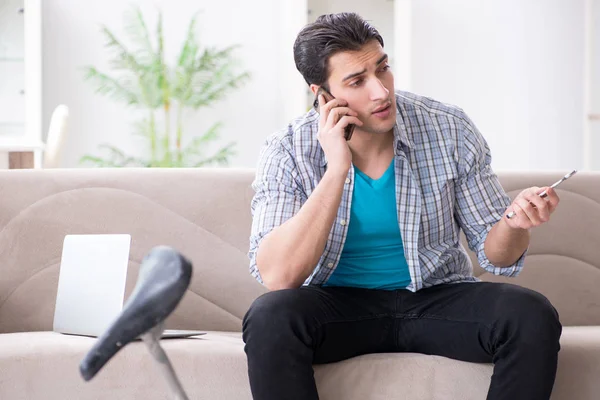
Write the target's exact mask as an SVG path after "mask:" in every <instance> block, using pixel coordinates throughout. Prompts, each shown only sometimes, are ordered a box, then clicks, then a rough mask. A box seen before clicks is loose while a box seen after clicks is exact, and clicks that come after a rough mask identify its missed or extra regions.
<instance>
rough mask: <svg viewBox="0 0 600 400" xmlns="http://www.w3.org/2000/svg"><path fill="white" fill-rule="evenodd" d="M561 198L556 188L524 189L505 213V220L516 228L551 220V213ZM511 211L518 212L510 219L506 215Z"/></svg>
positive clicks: (538, 224) (524, 227) (527, 227)
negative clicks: (543, 196) (543, 194)
mask: <svg viewBox="0 0 600 400" xmlns="http://www.w3.org/2000/svg"><path fill="white" fill-rule="evenodd" d="M544 190H545V191H546V193H548V196H547V197H545V198H542V197H540V193H542V192H543V191H544ZM559 202H560V199H559V198H558V195H557V194H556V191H555V190H554V189H551V188H550V187H549V186H546V187H541V188H540V187H537V186H534V187H530V188H528V189H525V190H523V191H522V192H521V193H519V195H518V196H517V197H516V198H515V199H514V200H513V202H512V204H511V205H510V206H509V207H508V208H507V209H506V212H505V213H504V221H505V222H506V223H507V224H508V225H509V226H510V227H511V228H515V229H531V228H533V227H536V226H540V225H541V224H543V223H544V222H548V221H549V220H550V215H551V214H552V213H553V212H554V210H556V207H558V203H559ZM511 211H514V212H515V213H516V214H515V215H514V216H513V217H511V218H510V219H509V218H507V217H506V215H508V214H509V213H510V212H511Z"/></svg>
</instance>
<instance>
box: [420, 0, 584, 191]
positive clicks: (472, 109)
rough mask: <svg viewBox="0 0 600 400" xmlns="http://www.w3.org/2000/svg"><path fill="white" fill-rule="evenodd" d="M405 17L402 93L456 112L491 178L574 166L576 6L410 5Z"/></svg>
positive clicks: (578, 123)
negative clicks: (484, 156)
mask: <svg viewBox="0 0 600 400" xmlns="http://www.w3.org/2000/svg"><path fill="white" fill-rule="evenodd" d="M412 13H413V16H412V53H411V54H412V74H411V76H412V82H411V83H412V90H413V91H415V92H417V93H420V94H424V95H429V96H432V97H434V98H437V99H439V100H442V101H445V102H449V103H454V104H457V105H459V106H460V107H462V108H463V109H464V110H465V111H466V112H467V113H468V114H469V115H470V116H471V117H472V119H473V120H474V122H475V123H476V125H477V126H478V127H479V128H480V130H481V131H482V133H483V134H484V136H485V137H486V138H487V140H488V143H489V144H490V147H491V149H492V156H493V165H494V167H495V168H496V169H497V170H519V169H526V170H544V169H552V170H556V169H559V170H565V171H566V170H570V169H573V168H582V166H583V156H582V155H583V147H582V146H583V126H584V125H583V124H584V117H583V115H584V92H583V89H584V81H583V80H584V28H583V27H584V0H568V1H566V0H528V1H522V0H504V1H497V0H478V1H474V0H452V1H446V0H414V1H412ZM542 183H543V182H541V183H540V184H542Z"/></svg>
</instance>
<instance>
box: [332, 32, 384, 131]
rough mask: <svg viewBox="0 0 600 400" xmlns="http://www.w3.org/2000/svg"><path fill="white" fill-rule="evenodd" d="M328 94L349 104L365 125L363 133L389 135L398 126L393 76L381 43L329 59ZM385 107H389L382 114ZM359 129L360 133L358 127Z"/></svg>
mask: <svg viewBox="0 0 600 400" xmlns="http://www.w3.org/2000/svg"><path fill="white" fill-rule="evenodd" d="M328 84H329V91H330V92H331V94H332V95H333V96H334V97H336V98H339V99H343V100H346V101H347V102H348V107H349V108H351V109H352V110H354V111H356V112H357V113H358V119H360V120H361V121H362V122H363V124H364V125H363V126H362V127H360V130H362V131H364V132H369V133H387V132H389V131H390V130H391V129H392V128H393V127H394V124H395V123H396V98H395V94H394V76H393V75H392V71H391V68H390V66H389V65H388V58H387V55H386V54H385V52H384V51H383V48H382V47H381V45H380V44H379V42H378V41H376V40H373V41H371V42H369V43H367V44H365V45H364V46H363V47H362V48H361V49H360V50H359V51H344V52H340V53H336V54H334V55H333V56H332V57H330V59H329V80H328ZM382 107H387V108H386V109H385V110H383V111H381V112H377V111H380V110H381V109H382ZM356 129H359V127H357V128H356Z"/></svg>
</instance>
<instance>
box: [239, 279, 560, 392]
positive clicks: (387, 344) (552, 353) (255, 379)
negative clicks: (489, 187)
mask: <svg viewBox="0 0 600 400" xmlns="http://www.w3.org/2000/svg"><path fill="white" fill-rule="evenodd" d="M561 331H562V327H561V324H560V322H559V318H558V313H557V312H556V310H555V309H554V307H553V306H552V305H551V304H550V302H549V301H548V299H546V298H545V297H544V296H543V295H541V294H540V293H538V292H535V291H533V290H529V289H525V288H522V287H520V286H516V285H512V284H505V283H487V282H475V283H473V282H470V283H454V284H444V285H438V286H434V287H432V288H427V289H422V290H419V291H417V292H416V293H412V292H410V291H408V290H396V291H384V290H368V289H357V288H331V287H329V288H321V287H302V288H299V289H287V290H278V291H273V292H269V293H266V294H264V295H262V296H261V297H259V298H258V299H256V300H255V301H254V303H253V304H252V306H251V307H250V309H249V310H248V313H247V314H246V316H245V317H244V322H243V338H244V342H245V351H246V355H247V357H248V374H249V378H250V387H251V389H252V395H253V398H254V399H255V400H268V399H277V400H281V399H302V400H312V399H318V394H317V388H316V385H315V380H314V377H313V369H312V365H313V364H321V363H330V362H335V361H341V360H344V359H347V358H350V357H354V356H358V355H361V354H367V353H386V352H387V353H390V352H415V353H423V354H434V355H440V356H445V357H449V358H453V359H457V360H463V361H470V362H476V363H494V373H493V376H492V380H491V385H490V388H489V392H488V396H487V398H488V400H500V399H509V400H520V399H523V400H525V399H526V400H542V399H543V400H547V399H549V398H550V394H551V392H552V386H553V385H554V378H555V375H556V367H557V358H558V351H559V349H560V345H559V338H560V335H561Z"/></svg>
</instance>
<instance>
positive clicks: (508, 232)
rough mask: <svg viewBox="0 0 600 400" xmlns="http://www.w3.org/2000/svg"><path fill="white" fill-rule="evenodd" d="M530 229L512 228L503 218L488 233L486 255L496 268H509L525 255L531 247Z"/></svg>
mask: <svg viewBox="0 0 600 400" xmlns="http://www.w3.org/2000/svg"><path fill="white" fill-rule="evenodd" d="M529 237H530V233H529V230H528V229H515V228H511V227H510V226H509V225H508V224H507V223H506V221H504V218H502V219H501V220H500V221H498V223H496V225H494V227H493V228H492V229H491V230H490V232H489V233H488V236H487V238H486V240H485V246H484V248H485V255H486V256H487V258H488V260H490V262H491V263H492V264H493V265H494V266H496V267H501V268H502V267H509V266H511V265H513V264H514V263H515V262H517V260H518V259H519V258H520V257H521V256H522V255H523V253H524V252H525V250H526V249H527V246H529Z"/></svg>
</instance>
